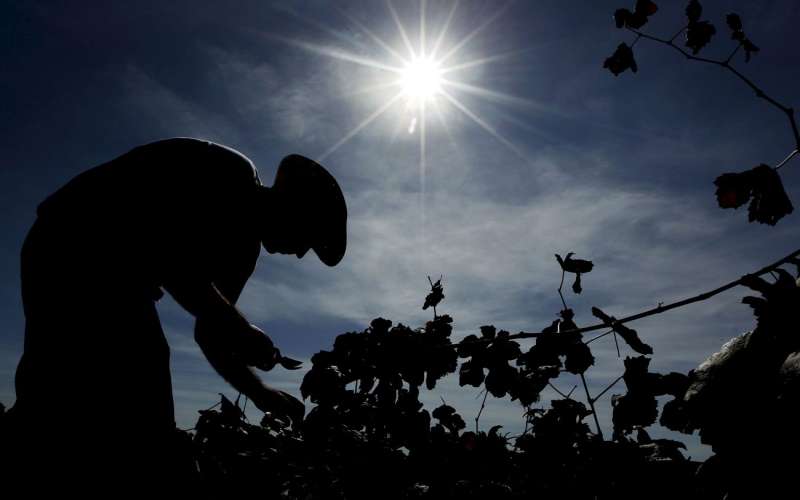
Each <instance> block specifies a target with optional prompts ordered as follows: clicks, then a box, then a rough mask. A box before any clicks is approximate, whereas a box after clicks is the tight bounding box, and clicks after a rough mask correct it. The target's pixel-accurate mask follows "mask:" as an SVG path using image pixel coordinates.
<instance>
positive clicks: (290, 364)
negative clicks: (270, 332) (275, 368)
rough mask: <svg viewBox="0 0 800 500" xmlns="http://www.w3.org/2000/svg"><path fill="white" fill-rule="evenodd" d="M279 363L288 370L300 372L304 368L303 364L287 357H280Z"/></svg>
mask: <svg viewBox="0 0 800 500" xmlns="http://www.w3.org/2000/svg"><path fill="white" fill-rule="evenodd" d="M278 363H280V365H281V366H282V367H284V368H285V369H287V370H299V369H300V368H301V367H302V366H303V363H302V362H300V361H297V360H296V359H292V358H287V357H286V356H280V357H279V358H278Z"/></svg>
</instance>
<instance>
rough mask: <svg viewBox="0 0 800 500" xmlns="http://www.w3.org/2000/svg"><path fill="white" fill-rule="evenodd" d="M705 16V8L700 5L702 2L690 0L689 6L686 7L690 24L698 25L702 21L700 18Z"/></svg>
mask: <svg viewBox="0 0 800 500" xmlns="http://www.w3.org/2000/svg"><path fill="white" fill-rule="evenodd" d="M702 15H703V6H702V5H700V2H698V1H697V0H690V2H689V4H688V5H686V18H687V19H689V23H696V22H697V21H699V20H700V16H702Z"/></svg>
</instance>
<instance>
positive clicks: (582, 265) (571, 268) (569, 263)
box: [556, 252, 594, 294]
mask: <svg viewBox="0 0 800 500" xmlns="http://www.w3.org/2000/svg"><path fill="white" fill-rule="evenodd" d="M573 255H575V254H574V253H573V252H570V253H568V254H567V256H566V258H564V259H562V258H561V256H560V255H558V254H556V260H558V264H559V265H560V266H561V269H562V270H563V271H564V272H567V273H573V274H575V275H576V276H575V283H573V284H572V291H573V292H575V293H578V294H579V293H581V292H582V291H583V288H582V287H581V274H582V273H588V272H591V270H592V269H593V268H594V264H593V263H592V261H590V260H583V259H573V258H572V256H573Z"/></svg>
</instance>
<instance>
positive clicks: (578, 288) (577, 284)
mask: <svg viewBox="0 0 800 500" xmlns="http://www.w3.org/2000/svg"><path fill="white" fill-rule="evenodd" d="M572 291H573V292H575V293H578V294H579V293H581V292H582V291H583V288H581V273H578V274H576V275H575V282H574V283H573V284H572Z"/></svg>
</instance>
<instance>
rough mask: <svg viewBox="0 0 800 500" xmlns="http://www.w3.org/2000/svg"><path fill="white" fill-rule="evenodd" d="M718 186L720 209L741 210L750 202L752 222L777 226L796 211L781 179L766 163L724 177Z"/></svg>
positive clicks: (716, 183)
mask: <svg viewBox="0 0 800 500" xmlns="http://www.w3.org/2000/svg"><path fill="white" fill-rule="evenodd" d="M714 184H715V185H716V186H717V191H716V196H717V203H718V204H719V206H720V208H739V207H740V206H742V205H744V204H745V203H746V202H747V201H748V200H749V201H750V206H749V207H748V219H749V221H750V222H753V221H757V222H760V223H762V224H769V225H771V226H774V225H775V224H776V223H777V222H778V221H779V220H780V219H782V218H783V217H784V216H786V215H788V214H790V213H792V211H793V210H794V207H793V206H792V202H791V201H790V200H789V197H788V196H787V195H786V191H785V190H784V188H783V183H782V182H781V178H780V176H779V175H778V173H777V172H776V171H775V170H774V169H773V168H771V167H769V166H768V165H764V164H763V163H762V164H761V165H758V166H757V167H754V168H752V169H750V170H746V171H744V172H738V173H726V174H722V175H720V176H719V177H717V179H716V180H715V181H714Z"/></svg>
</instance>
